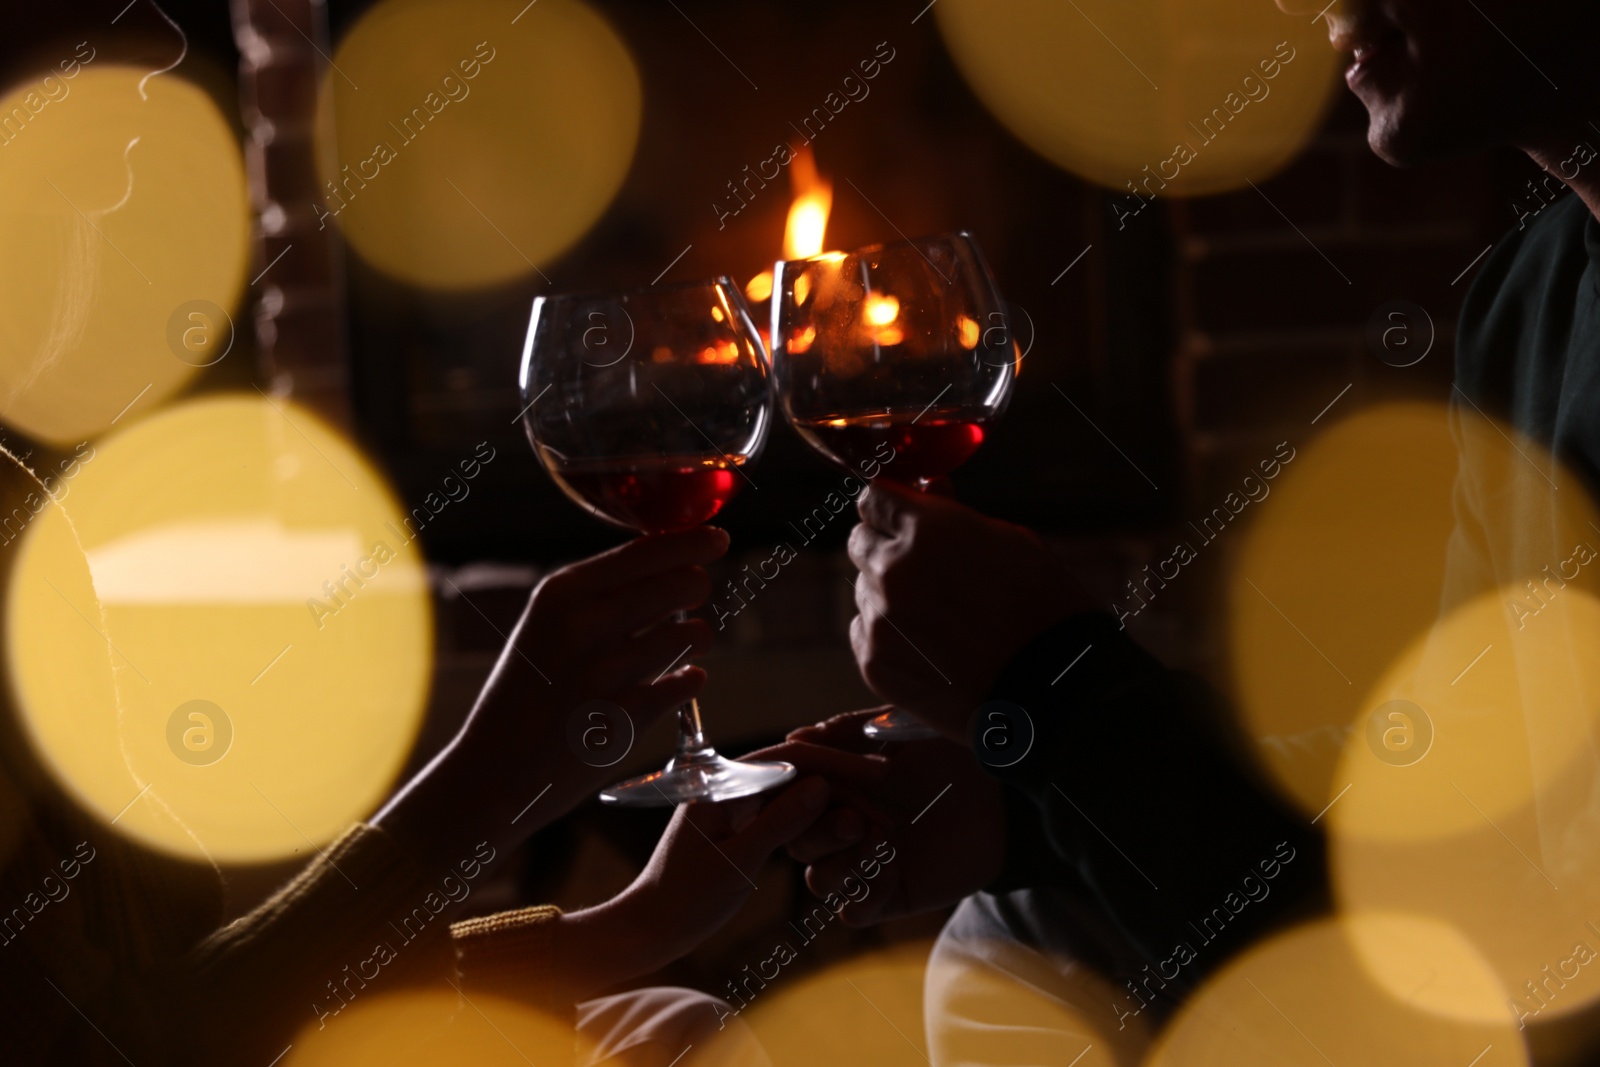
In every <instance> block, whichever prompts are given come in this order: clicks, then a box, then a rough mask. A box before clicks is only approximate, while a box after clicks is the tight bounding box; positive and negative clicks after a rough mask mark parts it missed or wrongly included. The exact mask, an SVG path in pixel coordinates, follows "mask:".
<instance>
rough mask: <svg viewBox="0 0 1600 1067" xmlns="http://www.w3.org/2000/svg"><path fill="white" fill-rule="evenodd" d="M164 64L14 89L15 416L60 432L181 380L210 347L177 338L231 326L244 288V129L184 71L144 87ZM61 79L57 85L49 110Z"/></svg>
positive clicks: (7, 378) (5, 184)
mask: <svg viewBox="0 0 1600 1067" xmlns="http://www.w3.org/2000/svg"><path fill="white" fill-rule="evenodd" d="M148 73H149V71H148V69H142V68H138V67H128V66H117V65H112V64H108V63H106V62H105V61H104V60H102V61H101V62H99V63H95V64H93V65H87V66H82V67H81V68H79V69H78V70H77V73H76V75H75V76H74V77H72V78H71V79H65V78H61V77H52V78H48V79H45V81H44V82H37V81H30V82H25V83H23V84H22V85H21V86H19V87H17V88H16V89H14V90H12V91H11V92H10V93H8V94H6V95H5V97H4V98H3V99H0V116H7V117H9V118H10V120H11V121H10V124H9V125H8V126H7V127H6V130H7V131H8V132H7V133H6V134H5V136H6V139H7V143H6V144H5V145H4V147H3V148H0V247H4V248H5V249H6V255H5V257H4V258H3V259H0V291H4V292H5V293H6V313H5V315H3V316H0V419H3V420H4V421H5V422H6V423H8V424H10V425H11V426H14V427H16V428H17V429H19V430H22V431H23V432H25V433H28V434H31V435H32V436H34V437H37V438H39V439H42V440H44V441H48V442H50V443H52V444H56V445H71V444H74V443H78V442H82V441H86V440H89V439H91V438H93V437H95V436H96V435H98V434H100V433H103V432H104V431H105V430H106V429H107V428H108V427H109V426H110V425H111V423H112V421H113V420H115V419H118V418H119V416H121V415H123V413H124V412H125V411H126V414H127V418H126V422H132V421H134V420H136V419H137V418H139V417H142V415H143V414H144V413H145V412H146V411H148V410H150V409H151V408H152V407H154V406H155V405H156V404H157V403H159V402H160V401H161V400H162V399H163V398H165V397H167V396H170V395H171V394H172V393H173V392H175V391H176V390H178V389H179V388H180V387H181V386H182V385H183V384H184V383H185V382H187V381H188V380H189V378H190V377H191V376H192V375H193V374H194V373H195V368H196V367H197V366H199V365H202V364H204V363H206V362H208V360H206V359H197V358H195V356H194V354H193V353H192V352H184V351H181V350H175V349H174V343H175V342H174V341H173V338H174V337H183V335H184V330H185V329H195V328H197V324H198V328H199V329H201V330H203V331H205V332H207V333H208V334H209V333H210V332H211V331H217V332H221V331H225V330H226V329H227V327H226V324H225V323H223V322H220V321H215V320H216V317H217V315H218V314H219V313H220V314H230V313H231V312H232V310H233V308H234V306H235V304H236V303H237V301H238V299H239V295H240V292H241V290H242V287H243V283H244V274H245V264H246V261H247V256H248V252H249V244H248V241H249V202H248V198H247V195H246V187H245V176H244V165H243V162H242V160H241V158H240V153H239V147H238V144H237V142H236V141H235V139H234V135H233V132H232V130H231V128H230V127H229V125H228V123H227V121H226V120H225V119H224V118H223V116H222V114H221V113H220V112H219V111H218V110H217V107H216V105H215V104H214V103H213V102H212V100H211V98H210V97H209V96H207V95H206V93H205V92H204V91H202V90H201V89H199V88H198V87H196V86H195V85H192V84H190V83H189V82H186V81H184V80H183V79H182V78H179V77H176V76H174V75H170V74H169V75H163V76H161V77H157V78H151V79H149V80H148V81H145V82H143V86H142V88H141V80H142V79H144V78H145V76H146V75H147V74H148ZM45 85H48V86H51V87H52V88H50V89H49V90H48V91H49V92H52V93H54V94H55V96H56V99H54V100H53V101H52V102H50V103H48V105H47V106H42V107H40V108H39V109H38V110H37V111H36V112H35V111H34V110H33V109H32V108H30V107H29V106H28V104H29V102H30V98H31V99H32V100H33V102H34V103H37V101H38V100H39V99H40V98H41V94H42V93H44V92H45V91H46V90H45V89H43V88H41V87H42V86H45ZM145 96H147V97H148V99H145V98H144V97H145ZM18 116H21V117H20V118H19V117H18ZM198 305H207V306H209V307H210V308H211V310H210V311H208V312H205V313H203V315H202V319H190V318H188V317H187V316H188V314H189V312H192V311H193V308H194V307H195V306H198ZM186 306H188V307H189V312H186V311H185V307H186ZM175 317H176V318H178V319H181V320H182V321H181V324H180V327H179V328H178V329H177V330H176V331H174V330H173V329H172V323H173V321H174V318H175ZM191 336H194V335H191Z"/></svg>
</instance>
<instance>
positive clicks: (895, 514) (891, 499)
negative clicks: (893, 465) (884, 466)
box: [856, 482, 921, 537]
mask: <svg viewBox="0 0 1600 1067" xmlns="http://www.w3.org/2000/svg"><path fill="white" fill-rule="evenodd" d="M920 495H921V494H919V493H917V492H916V491H915V490H912V489H905V488H902V487H900V486H898V485H894V484H892V483H885V482H873V483H872V484H871V485H869V486H867V488H866V490H865V491H863V492H862V494H861V495H860V496H858V497H857V498H856V513H857V514H859V515H860V516H861V521H862V522H864V523H866V524H867V525H868V526H871V527H872V528H873V529H875V530H877V531H879V532H880V533H884V534H887V535H888V536H890V537H893V536H894V535H895V534H897V533H899V532H900V530H901V528H902V527H904V526H905V525H906V523H907V522H909V521H910V520H911V518H912V516H913V515H914V514H915V512H916V510H917V505H918V504H919V503H920V501H919V500H918V497H919V496H920Z"/></svg>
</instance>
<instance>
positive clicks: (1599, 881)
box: [1324, 486, 1600, 1020]
mask: <svg viewBox="0 0 1600 1067" xmlns="http://www.w3.org/2000/svg"><path fill="white" fill-rule="evenodd" d="M1572 491H1577V490H1576V487H1575V486H1574V487H1573V488H1572V489H1571V490H1569V492H1572ZM1591 540H1596V541H1600V538H1591ZM1519 593H1520V594H1521V595H1522V596H1523V597H1526V595H1527V594H1526V590H1525V589H1523V590H1519V589H1516V588H1515V587H1509V588H1504V589H1498V590H1495V591H1494V592H1491V593H1489V594H1486V595H1483V596H1481V597H1479V598H1477V599H1475V600H1472V601H1470V602H1468V603H1467V604H1465V605H1462V606H1461V607H1459V608H1457V609H1456V610H1454V611H1453V612H1451V614H1450V615H1449V616H1448V617H1447V618H1446V619H1445V620H1444V621H1443V622H1441V623H1440V624H1439V625H1438V626H1437V627H1435V628H1434V630H1433V631H1432V632H1430V633H1429V634H1428V635H1426V636H1425V637H1423V638H1421V639H1419V640H1418V641H1417V642H1416V644H1415V645H1414V646H1413V647H1412V648H1410V649H1408V650H1407V651H1406V654H1405V655H1403V656H1401V657H1400V658H1399V659H1398V660H1397V661H1396V663H1395V665H1394V667H1393V668H1392V670H1391V671H1390V672H1389V674H1388V675H1387V676H1386V677H1385V678H1384V679H1383V681H1382V682H1381V683H1380V685H1379V687H1378V689H1377V690H1376V694H1377V695H1376V696H1375V697H1374V699H1378V698H1380V697H1382V696H1385V695H1389V694H1405V695H1407V696H1409V697H1412V698H1414V699H1416V700H1417V701H1418V702H1419V703H1426V704H1427V706H1428V707H1429V708H1430V709H1431V718H1432V719H1433V722H1434V730H1435V735H1434V736H1435V741H1434V748H1433V751H1432V752H1431V753H1430V754H1429V755H1428V758H1427V759H1426V760H1423V761H1421V762H1419V763H1416V764H1414V765H1410V766H1402V767H1396V766H1391V765H1389V764H1388V763H1387V762H1386V761H1384V760H1382V759H1379V758H1377V757H1376V756H1375V755H1374V753H1373V752H1372V750H1371V748H1370V746H1369V745H1368V744H1367V743H1366V741H1365V739H1364V738H1359V737H1353V738H1352V743H1351V744H1350V745H1348V746H1347V747H1346V750H1345V753H1344V757H1343V759H1342V760H1341V761H1340V764H1339V769H1338V774H1337V775H1336V777H1335V783H1339V784H1344V785H1348V789H1346V791H1345V794H1344V796H1343V797H1342V798H1340V799H1339V801H1338V803H1336V804H1335V805H1334V806H1333V807H1332V808H1330V809H1329V811H1328V815H1327V818H1326V820H1325V822H1324V824H1325V825H1326V826H1327V828H1328V831H1329V834H1330V861H1331V867H1332V870H1333V884H1334V888H1335V894H1336V896H1337V898H1338V900H1339V901H1340V903H1341V905H1342V906H1344V907H1345V908H1348V909H1361V910H1371V909H1401V908H1403V909H1405V910H1407V911H1411V912H1415V913H1421V914H1426V915H1428V916H1430V917H1433V918H1435V919H1436V920H1438V921H1439V922H1441V923H1447V924H1449V926H1450V927H1451V928H1452V929H1454V930H1458V931H1460V932H1461V933H1462V934H1463V935H1464V936H1465V937H1468V938H1470V939H1471V941H1472V943H1473V944H1474V945H1475V946H1476V948H1477V949H1478V950H1479V951H1480V952H1481V953H1482V955H1483V957H1484V958H1485V959H1486V960H1487V961H1488V966H1489V967H1491V968H1492V970H1493V972H1494V973H1495V974H1496V975H1497V976H1498V978H1499V981H1500V982H1502V983H1503V984H1504V986H1505V988H1506V989H1507V990H1508V995H1507V996H1504V997H1502V998H1500V1000H1499V1001H1497V1002H1496V1003H1495V1004H1494V1005H1493V1007H1492V1009H1484V1012H1480V1017H1501V1016H1503V1015H1504V1014H1505V1013H1506V1006H1507V1004H1508V1003H1509V1004H1510V1005H1511V1006H1512V1011H1513V1014H1520V1013H1523V1012H1526V1013H1527V1015H1528V1017H1529V1018H1534V1019H1539V1020H1548V1019H1550V1018H1554V1017H1557V1016H1561V1015H1566V1014H1568V1013H1570V1012H1573V1011H1576V1010H1578V1009H1581V1008H1585V1007H1588V1006H1590V1005H1592V1004H1593V1003H1594V1002H1595V1001H1596V1000H1597V999H1600V925H1597V920H1600V854H1597V853H1596V850H1595V848H1594V841H1595V835H1596V832H1597V830H1600V827H1597V825H1596V823H1597V818H1596V815H1595V812H1594V804H1593V797H1594V796H1595V795H1596V792H1597V790H1600V762H1597V757H1596V752H1597V744H1596V732H1597V731H1596V729H1595V726H1596V721H1595V720H1596V714H1597V710H1600V658H1597V657H1596V656H1595V655H1594V650H1595V649H1596V648H1597V647H1600V599H1596V597H1594V596H1592V595H1591V594H1590V593H1588V592H1586V591H1584V590H1583V589H1580V588H1575V587H1573V586H1572V585H1571V584H1569V585H1568V586H1567V587H1565V588H1562V589H1560V590H1559V591H1557V592H1555V593H1554V594H1553V595H1551V598H1550V599H1549V601H1548V602H1547V603H1546V604H1545V606H1544V607H1543V608H1542V609H1541V610H1540V612H1539V614H1538V615H1537V616H1535V617H1531V618H1526V617H1525V618H1522V619H1520V620H1519V619H1518V617H1517V611H1516V609H1515V608H1514V607H1513V608H1511V609H1510V610H1508V605H1515V604H1516V603H1518V594H1519ZM1519 621H1520V622H1521V623H1522V625H1519ZM1368 955H1369V956H1370V955H1371V954H1370V953H1369V954H1368ZM1375 973H1381V967H1380V968H1378V970H1377V971H1376V972H1375ZM1452 973H1454V972H1452V971H1451V970H1450V969H1448V968H1444V967H1441V968H1440V974H1441V975H1444V976H1446V978H1445V979H1444V980H1445V981H1448V980H1449V979H1448V976H1449V975H1451V974H1452ZM1433 988H1434V989H1435V990H1437V989H1438V988H1439V987H1438V983H1437V982H1436V983H1435V984H1434V987H1433ZM1480 1007H1481V1004H1480ZM1433 1010H1438V1011H1441V1012H1443V1013H1445V1014H1454V1015H1461V1014H1462V1013H1463V1012H1465V1011H1466V1010H1467V1009H1466V1007H1464V1006H1463V1005H1461V1004H1457V1003H1455V1002H1452V1003H1451V1004H1448V1005H1443V1006H1440V1005H1434V1007H1433ZM1485 1013H1486V1014H1485Z"/></svg>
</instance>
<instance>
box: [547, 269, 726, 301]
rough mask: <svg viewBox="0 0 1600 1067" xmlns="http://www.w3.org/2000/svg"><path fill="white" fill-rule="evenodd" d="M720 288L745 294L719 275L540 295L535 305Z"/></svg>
mask: <svg viewBox="0 0 1600 1067" xmlns="http://www.w3.org/2000/svg"><path fill="white" fill-rule="evenodd" d="M718 286H727V287H728V288H729V289H732V290H733V291H734V292H736V293H739V295H740V297H741V299H742V298H743V295H744V294H743V293H742V292H741V291H740V289H739V286H738V284H737V283H736V282H735V281H734V280H733V278H732V276H731V275H727V274H718V275H714V276H713V277H710V278H696V279H691V280H689V281H683V282H667V283H665V284H663V285H640V286H634V287H633V288H630V289H594V290H589V291H587V292H577V293H540V294H538V295H537V296H535V297H534V298H533V299H534V303H536V304H537V303H552V302H555V301H562V302H577V301H582V300H617V299H620V298H624V297H632V296H648V295H652V294H656V293H661V294H663V295H664V294H667V293H677V292H684V291H686V290H689V289H715V288H717V287H718Z"/></svg>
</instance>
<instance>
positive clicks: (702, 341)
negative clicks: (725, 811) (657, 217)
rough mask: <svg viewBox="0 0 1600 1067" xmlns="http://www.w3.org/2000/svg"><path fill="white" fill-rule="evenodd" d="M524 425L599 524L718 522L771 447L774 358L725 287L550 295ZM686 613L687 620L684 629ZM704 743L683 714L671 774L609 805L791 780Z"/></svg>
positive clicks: (527, 360) (614, 797)
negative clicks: (771, 361)
mask: <svg viewBox="0 0 1600 1067" xmlns="http://www.w3.org/2000/svg"><path fill="white" fill-rule="evenodd" d="M518 384H519V386H520V387H521V391H522V399H523V403H524V405H525V407H524V409H523V415H522V420H523V425H524V427H525V428H526V429H527V431H528V439H529V440H530V441H531V442H532V443H533V448H534V451H535V452H536V453H538V456H539V461H540V462H541V463H542V464H543V465H544V468H545V470H546V471H548V472H549V474H550V477H551V478H552V479H553V480H554V481H555V483H556V484H557V485H558V486H560V487H561V489H562V491H563V492H565V493H566V494H567V496H569V497H571V498H572V499H573V501H575V502H576V503H578V504H579V505H581V506H582V507H583V508H584V509H585V510H587V511H588V512H590V513H591V514H593V515H595V516H597V517H598V518H601V519H603V520H605V521H607V522H610V523H613V524H615V525H617V526H623V527H626V528H628V529H632V530H638V531H640V532H641V533H665V532H668V531H672V530H683V529H688V528H690V527H693V526H699V525H701V524H702V523H706V522H709V521H710V520H711V519H713V518H714V517H716V515H717V514H718V513H719V512H721V511H722V508H723V506H724V505H725V504H727V502H728V501H729V499H731V498H732V497H733V496H734V494H735V493H737V492H738V491H739V490H740V488H742V487H743V486H744V485H745V483H746V482H747V481H748V480H749V477H748V475H746V474H745V473H744V471H743V470H742V468H743V467H745V466H746V465H748V464H750V463H752V462H753V461H754V460H755V458H756V456H757V455H758V454H759V453H760V452H761V447H762V445H763V444H764V443H765V441H766V437H767V428H768V426H769V424H770V422H771V408H772V399H771V397H772V393H771V388H770V385H769V382H768V374H767V356H766V351H765V350H764V349H763V348H762V345H761V339H760V336H759V335H758V334H757V333H756V329H755V326H754V324H753V323H752V322H751V321H750V312H749V309H748V308H747V307H746V306H745V303H744V299H743V297H742V296H740V294H739V290H738V288H737V287H736V286H735V285H734V284H733V282H732V281H731V280H729V279H728V278H716V279H713V280H711V281H701V282H690V283H686V284H679V285H666V286H659V287H655V288H649V289H637V290H633V291H630V292H623V293H615V294H603V295H593V296H577V295H570V296H569V295H563V296H541V297H538V298H537V299H535V300H534V302H533V316H532V319H531V321H530V322H529V324H528V336H527V339H526V340H525V341H524V343H523V349H522V367H521V371H520V373H519V375H518ZM684 617H685V614H684V613H682V612H680V613H679V614H678V618H679V619H680V620H682V619H683V618H684ZM794 774H795V770H794V767H792V766H791V765H790V764H787V763H778V762H770V763H761V762H750V763H739V762H735V761H733V760H729V759H724V758H723V757H722V756H719V755H717V753H716V750H715V749H713V748H712V747H711V745H710V744H708V743H707V741H706V738H705V731H704V730H703V729H702V727H701V725H700V707H699V704H698V703H697V702H696V701H693V700H691V701H690V702H689V703H688V704H685V705H684V706H683V707H682V708H680V709H678V745H677V752H676V754H675V755H674V756H673V758H672V760H671V762H669V763H668V764H667V766H666V768H665V769H663V770H659V771H655V772H653V773H651V774H646V775H643V776H641V777H638V778H633V779H630V780H628V781H625V782H621V783H618V784H617V785H614V786H612V787H610V788H609V789H606V790H605V791H604V792H602V793H601V794H600V799H601V800H602V801H604V802H606V803H609V804H622V805H628V806H638V807H648V806H657V805H664V804H677V803H679V802H682V801H687V800H712V801H718V800H732V799H733V798H735V797H742V796H748V795H750V794H752V793H760V792H763V791H765V790H767V789H771V788H772V787H774V786H776V785H780V784H782V783H783V782H786V781H788V780H789V779H791V778H793V777H794Z"/></svg>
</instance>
